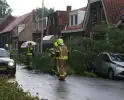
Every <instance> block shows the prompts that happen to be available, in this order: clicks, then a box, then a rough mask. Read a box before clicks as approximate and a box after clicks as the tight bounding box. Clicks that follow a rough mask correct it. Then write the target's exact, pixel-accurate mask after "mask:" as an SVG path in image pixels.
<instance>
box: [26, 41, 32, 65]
mask: <svg viewBox="0 0 124 100" xmlns="http://www.w3.org/2000/svg"><path fill="white" fill-rule="evenodd" d="M32 56H33V47H32V43H31V42H29V43H28V46H27V65H28V66H31V65H32Z"/></svg>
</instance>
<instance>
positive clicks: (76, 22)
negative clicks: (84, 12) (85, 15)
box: [75, 15, 78, 25]
mask: <svg viewBox="0 0 124 100" xmlns="http://www.w3.org/2000/svg"><path fill="white" fill-rule="evenodd" d="M77 24H78V17H77V15H75V25H77Z"/></svg>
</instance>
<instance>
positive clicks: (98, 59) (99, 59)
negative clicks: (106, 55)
mask: <svg viewBox="0 0 124 100" xmlns="http://www.w3.org/2000/svg"><path fill="white" fill-rule="evenodd" d="M101 62H102V57H101V54H100V55H98V56H97V57H96V59H95V62H94V65H95V70H96V72H100V69H101Z"/></svg>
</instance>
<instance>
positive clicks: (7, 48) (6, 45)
mask: <svg viewBox="0 0 124 100" xmlns="http://www.w3.org/2000/svg"><path fill="white" fill-rule="evenodd" d="M5 49H6V50H7V51H8V54H9V55H10V48H9V45H8V44H5Z"/></svg>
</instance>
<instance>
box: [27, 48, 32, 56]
mask: <svg viewBox="0 0 124 100" xmlns="http://www.w3.org/2000/svg"><path fill="white" fill-rule="evenodd" d="M31 50H32V48H31V47H28V52H27V55H28V56H32V52H31Z"/></svg>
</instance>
